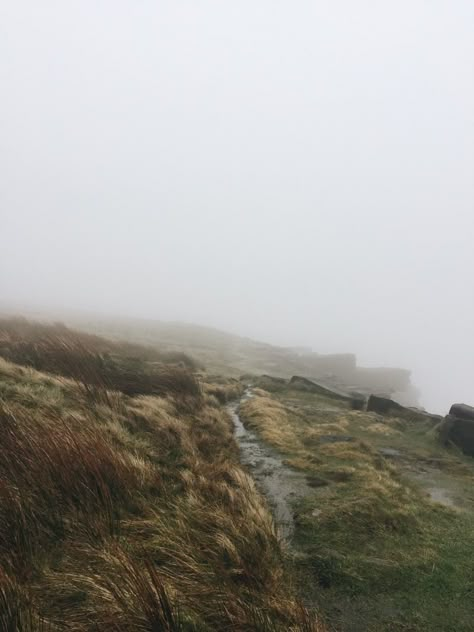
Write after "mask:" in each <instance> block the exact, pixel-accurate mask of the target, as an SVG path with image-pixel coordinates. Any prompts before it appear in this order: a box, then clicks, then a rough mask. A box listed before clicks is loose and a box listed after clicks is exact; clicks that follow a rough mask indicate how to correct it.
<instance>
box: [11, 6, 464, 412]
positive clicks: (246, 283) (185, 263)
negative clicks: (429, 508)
mask: <svg viewBox="0 0 474 632" xmlns="http://www.w3.org/2000/svg"><path fill="white" fill-rule="evenodd" d="M0 80H1V84H0V85H1V92H2V96H1V100H0V115H1V116H0V118H1V151H0V174H1V175H0V196H1V206H0V209H1V210H0V214H1V217H0V220H1V221H0V300H1V301H3V302H6V303H11V304H15V305H28V306H44V307H68V308H78V309H88V310H94V311H97V312H105V313H106V312H108V313H119V314H124V315H134V316H143V317H148V318H157V319H164V320H170V319H177V320H184V321H190V322H196V323H201V324H208V325H212V326H215V327H219V328H223V329H228V330H230V331H233V332H235V333H240V334H243V335H248V336H252V337H255V338H258V339H262V340H265V341H268V342H273V343H277V344H291V345H293V344H295V345H296V344H307V345H311V346H313V348H314V349H315V350H317V351H321V352H333V351H353V352H355V353H357V355H358V357H359V360H360V362H361V363H365V364H367V365H383V364H385V365H398V366H404V367H407V368H411V369H413V371H414V381H415V382H416V383H417V385H418V386H419V387H420V388H421V389H422V391H423V398H422V403H423V404H424V405H425V406H427V407H429V408H431V409H433V410H437V411H440V412H444V411H445V410H446V408H447V407H448V406H449V405H450V404H451V403H452V402H453V401H459V400H460V401H466V403H470V404H473V405H474V370H473V365H474V283H473V279H472V277H473V272H474V177H473V176H474V3H473V2H472V0H465V1H462V0H443V1H441V0H425V1H423V2H422V1H419V0H409V1H408V0H402V1H398V2H388V1H383V0H380V1H376V0H372V1H368V0H345V1H342V0H325V1H309V0H296V1H294V2H289V1H286V2H283V1H279V0H252V1H247V0H239V2H230V1H225V0H215V1H211V0H189V1H180V0H168V1H164V0H163V1H160V0H154V1H151V0H140V1H135V2H133V1H131V0H129V1H127V2H126V1H124V0H119V1H118V0H113V1H112V0H76V1H73V0H58V1H56V2H51V1H48V0H41V2H38V1H37V0H31V1H29V2H25V1H21V0H10V1H8V0H2V1H1V2H0Z"/></svg>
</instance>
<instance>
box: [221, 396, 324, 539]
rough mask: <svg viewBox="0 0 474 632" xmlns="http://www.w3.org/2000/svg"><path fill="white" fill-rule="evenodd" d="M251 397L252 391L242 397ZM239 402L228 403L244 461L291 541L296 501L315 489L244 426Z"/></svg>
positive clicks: (286, 536) (280, 526)
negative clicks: (240, 415) (239, 411)
mask: <svg viewBox="0 0 474 632" xmlns="http://www.w3.org/2000/svg"><path fill="white" fill-rule="evenodd" d="M248 397H251V393H250V392H249V391H247V392H246V394H245V395H244V397H243V400H245V399H246V398H248ZM239 405H240V402H235V403H232V404H230V405H229V406H228V411H229V413H230V415H231V417H232V421H233V424H234V428H235V436H236V438H237V441H238V443H239V446H240V451H241V462H242V463H243V464H244V465H245V466H247V467H248V469H249V470H250V473H251V474H252V476H253V478H254V480H255V482H256V484H257V487H258V488H259V490H260V492H261V493H262V494H263V495H264V496H265V498H266V499H267V501H268V502H269V504H270V506H271V508H272V511H273V516H274V518H275V522H276V524H277V527H278V530H279V532H280V534H281V536H282V537H283V538H284V539H286V540H289V539H290V538H291V536H292V534H293V531H294V518H293V503H294V501H295V500H297V499H298V498H302V497H303V496H306V495H307V494H310V493H311V492H312V491H313V490H312V489H311V488H310V487H309V485H308V484H307V482H306V476H305V475H304V474H302V473H300V472H298V471H296V470H294V469H293V468H291V467H288V466H287V465H285V463H284V462H283V460H282V458H281V457H280V456H279V454H278V453H277V452H276V451H275V450H274V449H273V448H271V447H270V446H268V445H266V444H265V443H263V442H262V441H261V439H259V437H258V435H257V434H256V433H255V432H253V431H252V430H248V429H247V428H245V426H244V425H243V423H242V421H241V419H240V417H239V414H238V408H239Z"/></svg>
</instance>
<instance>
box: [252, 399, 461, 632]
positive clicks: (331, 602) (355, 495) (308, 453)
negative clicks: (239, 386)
mask: <svg viewBox="0 0 474 632" xmlns="http://www.w3.org/2000/svg"><path fill="white" fill-rule="evenodd" d="M254 393H255V395H256V396H255V397H253V398H251V399H250V400H248V401H246V402H245V403H244V404H243V405H242V406H241V410H240V413H241V418H242V419H243V421H244V423H245V424H246V425H247V426H249V427H251V428H253V429H254V430H257V432H259V434H260V435H261V437H262V438H264V439H265V440H266V441H267V442H269V443H270V444H272V445H273V446H275V447H276V448H277V449H278V450H279V451H280V452H281V453H282V455H283V456H285V457H286V459H287V461H288V462H289V463H290V464H291V465H293V466H294V467H296V468H298V469H300V470H302V471H303V472H305V473H306V475H307V481H308V484H309V485H310V486H311V487H313V489H314V493H313V494H310V495H308V496H307V497H306V498H304V499H303V500H301V501H299V502H298V503H296V504H295V508H294V510H295V520H296V531H295V538H294V542H293V544H294V546H295V547H296V551H297V555H295V565H296V567H297V568H298V569H299V572H300V578H301V579H300V582H301V585H302V586H303V587H304V591H305V592H306V594H307V595H308V598H309V599H311V598H312V599H316V600H317V601H318V603H319V604H320V606H321V608H322V611H323V613H324V614H325V615H326V617H327V618H328V620H329V621H330V622H331V623H332V624H334V625H335V626H336V627H337V628H338V629H341V630H347V631H351V632H359V631H360V632H367V631H371V632H379V631H381V630H391V631H397V632H402V631H406V630H410V631H412V632H425V631H426V630H430V631H432V632H433V631H436V632H445V631H446V630H453V632H454V630H456V632H459V631H463V632H468V630H471V629H472V621H473V620H474V609H473V603H474V602H473V600H472V590H473V587H474V584H473V578H474V566H473V563H472V555H471V553H472V550H473V547H474V511H473V510H474V502H472V501H474V497H472V485H473V483H474V466H473V465H474V464H470V462H469V460H468V459H466V458H464V457H460V456H459V455H456V454H453V453H451V454H449V453H447V452H446V451H442V448H440V446H439V445H438V444H437V442H436V439H435V437H434V436H433V429H432V425H430V423H429V420H425V419H418V418H417V419H413V421H410V420H407V419H398V418H396V417H392V418H384V417H381V416H379V415H376V414H374V413H366V412H361V411H353V410H350V409H349V404H347V403H346V402H343V401H341V402H340V403H339V404H338V403H337V402H336V403H335V402H334V401H330V400H329V399H327V398H325V397H321V396H318V395H315V394H307V393H301V394H298V393H295V391H293V390H290V389H287V390H280V391H278V392H273V393H271V394H270V393H269V392H266V391H264V390H261V389H260V390H259V389H256V390H255V392H254ZM384 449H387V450H389V452H388V454H394V455H395V457H394V458H393V459H391V460H390V459H389V458H388V457H384V452H383V450H384ZM397 459H398V460H397ZM435 475H436V476H439V479H437V480H442V482H443V485H450V486H451V487H450V489H452V490H453V494H455V493H457V494H464V498H462V499H461V498H459V496H458V500H459V505H458V508H457V509H456V508H450V507H445V506H442V505H440V504H438V503H437V502H433V501H431V500H430V499H429V497H428V495H427V494H426V493H425V492H424V491H423V488H421V487H420V486H419V484H418V483H417V482H416V481H417V480H418V478H417V477H419V479H420V480H423V476H424V477H428V478H429V477H430V476H435ZM463 490H464V491H463ZM470 498H471V501H470V500H469V499H470Z"/></svg>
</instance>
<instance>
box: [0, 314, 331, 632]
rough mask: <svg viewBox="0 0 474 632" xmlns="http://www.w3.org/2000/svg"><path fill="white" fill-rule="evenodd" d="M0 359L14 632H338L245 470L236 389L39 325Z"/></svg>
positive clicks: (14, 337)
mask: <svg viewBox="0 0 474 632" xmlns="http://www.w3.org/2000/svg"><path fill="white" fill-rule="evenodd" d="M0 356H2V357H0V630H2V632H3V631H5V632H14V631H22V632H39V631H40V630H41V631H45V630H48V631H51V632H55V631H60V630H73V631H77V632H86V631H92V630H94V631H95V630H115V631H117V632H132V631H148V632H152V631H164V632H166V631H168V632H198V631H199V632H205V631H211V630H214V631H217V630H219V631H220V630H236V631H237V630H239V631H250V630H262V631H280V632H287V631H288V630H294V631H295V632H297V631H301V632H303V631H305V632H310V631H314V632H317V631H321V632H322V630H323V626H322V624H321V623H319V622H318V620H317V619H316V618H315V616H313V615H310V614H309V613H308V612H307V611H306V610H305V608H304V607H303V606H302V605H301V604H300V603H299V602H298V601H297V600H296V598H295V593H294V590H293V588H292V577H291V575H290V574H289V572H288V570H287V568H286V565H285V563H284V560H285V555H284V549H283V548H282V544H281V542H280V540H279V538H278V536H277V532H276V530H275V526H274V523H273V520H272V517H271V514H270V512H269V510H268V508H267V506H266V504H265V502H264V501H263V499H262V497H261V496H260V495H259V494H258V493H257V491H256V488H255V486H254V483H253V481H252V479H251V478H250V476H249V475H248V474H247V473H246V472H245V471H244V470H243V469H242V467H241V466H240V464H239V452H238V448H237V444H236V442H235V439H234V436H233V431H232V423H231V420H230V418H229V416H228V414H227V412H226V410H225V408H224V407H223V406H222V404H221V403H220V402H225V401H226V400H227V399H228V398H229V397H236V396H237V395H238V394H239V393H240V392H241V391H242V388H241V386H240V385H239V384H238V383H237V382H236V381H234V380H231V379H227V380H226V379H221V380H220V383H219V384H213V383H210V382H208V381H206V380H205V379H202V378H201V379H200V380H198V377H197V376H196V374H195V373H194V372H193V370H192V368H191V367H190V365H189V362H188V361H187V360H186V358H185V357H181V356H178V357H176V356H169V355H167V354H163V353H157V352H156V351H154V350H148V349H144V348H140V347H137V346H136V345H134V346H131V345H124V344H117V343H112V342H108V341H106V340H104V339H101V338H97V337H94V336H89V335H84V334H82V333H78V332H74V331H71V330H69V329H67V328H65V327H64V326H44V325H35V324H31V323H28V322H25V321H24V320H20V321H15V320H8V321H0ZM34 367H38V368H41V370H38V369H37V368H34Z"/></svg>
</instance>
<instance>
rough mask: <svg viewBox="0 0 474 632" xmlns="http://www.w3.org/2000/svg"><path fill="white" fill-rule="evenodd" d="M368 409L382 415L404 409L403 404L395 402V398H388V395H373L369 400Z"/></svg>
mask: <svg viewBox="0 0 474 632" xmlns="http://www.w3.org/2000/svg"><path fill="white" fill-rule="evenodd" d="M367 410H368V411H371V412H374V413H380V414H382V415H384V414H387V413H397V412H399V411H403V410H404V408H403V406H400V404H397V402H394V401H393V399H388V397H379V396H378V395H371V396H370V397H369V401H368V402H367Z"/></svg>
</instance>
